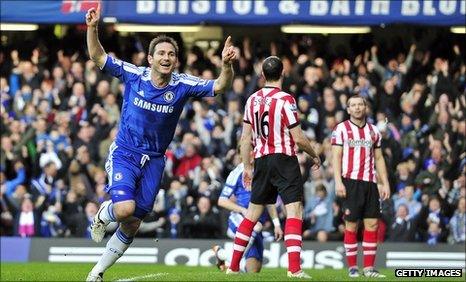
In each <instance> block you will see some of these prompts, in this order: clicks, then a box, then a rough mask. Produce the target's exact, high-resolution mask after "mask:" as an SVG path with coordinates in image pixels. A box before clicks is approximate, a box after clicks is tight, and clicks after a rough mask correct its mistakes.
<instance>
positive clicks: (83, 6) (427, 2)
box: [1, 0, 466, 26]
mask: <svg viewBox="0 0 466 282" xmlns="http://www.w3.org/2000/svg"><path fill="white" fill-rule="evenodd" d="M98 2H99V1H97V0H75V1H69V0H66V1H10V0H2V1H1V22H9V23H10V22H11V23H13V22H28V23H83V22H84V15H85V13H86V11H87V10H88V9H89V8H91V7H97V4H98ZM101 2H102V16H103V17H114V18H116V19H117V21H118V22H122V23H146V24H164V25H166V24H201V23H209V24H232V25H235V24H236V25H237V24H241V25H245V24H246V25H271V24H277V25H278V24H320V25H380V24H393V23H405V24H422V25H442V26H451V25H464V24H465V14H466V0H423V1H421V0H399V1H398V0H397V1H391V0H303V1H293V0H281V1H278V0H277V1H266V0H234V1H227V0H179V1H178V0H176V1H175V0H160V1H147V0H138V1H101Z"/></svg>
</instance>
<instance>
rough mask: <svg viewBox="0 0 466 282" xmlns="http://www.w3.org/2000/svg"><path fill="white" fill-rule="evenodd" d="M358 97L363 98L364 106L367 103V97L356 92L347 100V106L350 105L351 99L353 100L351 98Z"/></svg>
mask: <svg viewBox="0 0 466 282" xmlns="http://www.w3.org/2000/svg"><path fill="white" fill-rule="evenodd" d="M357 98H360V99H362V101H363V102H364V106H366V105H367V103H366V99H365V98H364V97H363V96H361V95H359V94H354V95H353V96H350V97H349V98H348V101H346V106H347V107H349V103H350V100H351V99H357Z"/></svg>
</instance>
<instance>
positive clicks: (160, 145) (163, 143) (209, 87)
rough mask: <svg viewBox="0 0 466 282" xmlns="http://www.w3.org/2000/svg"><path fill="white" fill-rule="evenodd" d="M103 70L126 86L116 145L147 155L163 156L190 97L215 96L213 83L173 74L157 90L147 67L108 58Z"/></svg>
mask: <svg viewBox="0 0 466 282" xmlns="http://www.w3.org/2000/svg"><path fill="white" fill-rule="evenodd" d="M102 69H103V70H104V71H106V72H108V73H109V74H111V75H113V76H115V77H117V78H119V79H120V80H121V81H122V82H123V83H124V84H125V92H124V95H123V105H122V110H121V121H120V127H119V130H118V134H117V137H116V144H117V145H118V146H119V147H122V148H126V149H129V150H132V151H136V152H138V153H142V154H147V155H149V156H161V155H164V154H165V150H166V149H167V147H168V145H169V144H170V142H171V141H172V139H173V135H174V133H175V129H176V125H177V123H178V120H179V118H180V115H181V112H182V111H183V107H184V105H185V103H186V101H187V100H188V99H189V98H190V97H213V96H214V80H204V79H200V78H197V77H194V76H191V75H187V74H178V73H173V74H172V77H171V80H170V82H169V84H168V85H167V86H165V87H162V88H159V87H157V86H155V85H154V84H153V83H152V80H151V69H150V68H149V67H137V66H135V65H132V64H130V63H127V62H124V61H121V60H119V59H115V58H113V57H111V56H109V55H107V58H106V60H105V65H104V66H103V68H102Z"/></svg>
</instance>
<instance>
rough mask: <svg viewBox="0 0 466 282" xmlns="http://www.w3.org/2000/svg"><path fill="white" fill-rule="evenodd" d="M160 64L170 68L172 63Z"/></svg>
mask: <svg viewBox="0 0 466 282" xmlns="http://www.w3.org/2000/svg"><path fill="white" fill-rule="evenodd" d="M160 66H161V67H163V68H169V67H170V66H171V64H170V63H162V64H160Z"/></svg>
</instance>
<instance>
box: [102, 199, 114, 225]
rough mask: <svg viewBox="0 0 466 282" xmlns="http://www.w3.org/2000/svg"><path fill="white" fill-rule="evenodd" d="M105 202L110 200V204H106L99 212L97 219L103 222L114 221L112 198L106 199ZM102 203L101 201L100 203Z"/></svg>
mask: <svg viewBox="0 0 466 282" xmlns="http://www.w3.org/2000/svg"><path fill="white" fill-rule="evenodd" d="M107 202H110V204H109V205H106V206H105V207H104V208H103V209H102V211H101V212H100V214H99V219H100V220H102V221H103V222H104V223H105V224H108V223H110V222H115V221H116V217H115V214H114V213H113V203H112V200H108V201H107ZM104 203H105V202H104ZM104 203H102V205H103V204H104Z"/></svg>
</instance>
